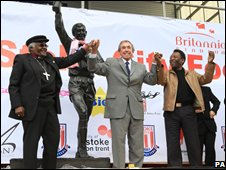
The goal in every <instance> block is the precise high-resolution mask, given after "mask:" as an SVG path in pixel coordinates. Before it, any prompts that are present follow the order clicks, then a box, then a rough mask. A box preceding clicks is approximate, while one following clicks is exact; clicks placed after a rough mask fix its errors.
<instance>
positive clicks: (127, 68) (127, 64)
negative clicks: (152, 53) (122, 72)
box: [126, 61, 130, 76]
mask: <svg viewBox="0 0 226 170" xmlns="http://www.w3.org/2000/svg"><path fill="white" fill-rule="evenodd" d="M126 70H127V73H128V76H130V70H129V62H128V61H127V62H126Z"/></svg>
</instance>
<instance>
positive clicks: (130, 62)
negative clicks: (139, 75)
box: [122, 58, 132, 65]
mask: <svg viewBox="0 0 226 170" xmlns="http://www.w3.org/2000/svg"><path fill="white" fill-rule="evenodd" d="M122 60H123V62H124V63H126V62H129V65H131V62H132V59H130V60H129V61H127V60H125V59H124V58H122Z"/></svg>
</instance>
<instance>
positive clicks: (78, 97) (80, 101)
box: [68, 76, 96, 158]
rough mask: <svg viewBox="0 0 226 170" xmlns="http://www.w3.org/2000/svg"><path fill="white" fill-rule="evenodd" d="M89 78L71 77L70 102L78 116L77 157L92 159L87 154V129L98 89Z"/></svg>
mask: <svg viewBox="0 0 226 170" xmlns="http://www.w3.org/2000/svg"><path fill="white" fill-rule="evenodd" d="M89 80H90V78H87V77H79V76H78V77H71V78H70V81H69V86H68V87H69V91H70V100H71V102H72V103H73V105H74V107H75V109H76V111H77V113H78V116H79V122H78V131H77V139H78V147H77V152H76V157H77V158H79V157H81V158H87V157H90V156H89V155H88V153H87V147H86V140H87V127H88V121H89V117H90V115H91V113H92V109H93V102H94V100H95V94H96V89H95V87H94V84H93V83H91V82H89Z"/></svg>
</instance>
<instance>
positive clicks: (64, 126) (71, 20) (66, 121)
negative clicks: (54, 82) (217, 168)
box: [1, 1, 225, 163]
mask: <svg viewBox="0 0 226 170" xmlns="http://www.w3.org/2000/svg"><path fill="white" fill-rule="evenodd" d="M1 9H2V10H1V106H2V107H1V163H9V160H10V159H12V158H22V151H23V150H22V146H23V141H22V139H23V128H22V124H21V122H20V121H17V120H13V119H10V118H8V114H9V111H10V101H9V94H8V85H9V77H10V74H11V70H12V65H13V60H14V57H15V55H16V54H19V53H26V52H27V47H26V46H25V42H26V40H27V39H28V38H30V37H32V36H34V35H40V34H44V35H46V36H47V38H48V39H50V41H49V42H48V45H49V51H50V52H51V53H52V54H54V55H55V56H57V57H59V56H60V57H63V56H66V53H65V51H64V48H63V46H62V44H61V43H60V40H59V38H58V35H57V33H56V31H55V26H54V23H55V21H54V20H55V13H54V12H53V11H52V6H48V5H37V4H30V3H21V2H6V1H5V2H4V1H1ZM62 16H63V21H64V25H65V28H66V31H67V32H68V34H69V36H70V37H72V33H71V28H72V26H73V25H74V24H75V23H78V22H82V23H83V24H84V25H85V26H86V27H87V31H88V34H87V42H88V41H90V40H92V39H100V43H101V44H100V47H99V51H100V53H101V55H102V57H103V58H104V59H106V58H108V57H118V56H119V55H118V53H117V49H118V44H119V42H120V41H121V40H125V39H126V40H130V41H131V42H132V43H133V44H134V46H135V49H136V50H135V52H134V60H136V61H138V62H140V63H143V64H145V66H146V68H147V69H149V68H150V66H151V62H152V57H153V54H154V52H160V53H162V54H163V58H164V61H163V64H164V65H165V66H166V68H167V69H168V68H169V57H170V55H171V54H172V52H173V50H174V49H176V48H179V49H181V50H183V51H184V52H185V53H186V55H187V59H186V63H185V64H184V67H185V68H186V69H190V70H191V69H194V70H195V71H197V72H198V73H200V74H203V73H204V69H205V65H206V63H207V57H208V51H209V50H213V51H214V52H215V55H216V58H215V62H216V63H217V67H216V71H215V74H214V80H213V81H212V82H211V83H210V84H209V86H210V87H211V88H212V91H213V92H214V94H215V95H216V96H217V97H218V98H219V100H220V101H221V105H220V109H219V111H218V113H217V116H216V117H215V121H216V123H217V135H216V144H215V148H216V160H218V161H222V160H225V151H224V148H225V105H224V99H225V39H224V37H225V25H223V24H213V23H201V22H195V21H188V20H178V19H171V18H163V17H154V16H144V15H134V14H123V13H114V12H105V11H96V10H87V9H76V8H65V7H62ZM60 72H61V76H62V79H63V86H62V88H61V92H60V100H61V107H62V115H59V120H60V124H61V129H60V134H61V137H60V139H61V140H60V144H59V151H58V158H73V157H75V153H76V150H77V135H76V134H77V126H78V115H77V112H76V110H75V109H74V107H73V104H72V103H71V102H70V100H69V96H68V94H69V93H68V80H69V77H68V70H67V69H62V70H61V71H60ZM94 80H95V86H96V89H97V93H96V101H95V102H94V108H93V112H92V115H91V117H90V120H89V124H88V139H87V146H88V152H89V154H90V155H92V156H94V157H110V158H111V161H112V150H111V129H110V123H109V119H104V118H103V112H104V106H105V97H106V90H107V82H106V79H105V77H101V76H97V75H95V79H94ZM142 91H143V94H144V95H146V96H147V95H148V94H150V95H154V94H156V96H155V97H154V98H153V97H150V98H146V99H144V108H145V113H144V114H145V118H144V141H145V142H144V155H145V158H144V163H166V162H167V155H166V137H165V126H164V118H163V110H162V108H163V87H162V86H160V85H155V86H149V85H143V87H142ZM116 107H117V106H116ZM126 146H127V143H126ZM181 148H182V154H183V158H184V159H183V160H184V161H187V160H188V159H187V151H186V145H185V142H184V138H183V135H181ZM42 150H43V148H42V140H40V144H39V147H38V157H39V158H40V157H41V155H42ZM126 151H128V147H126ZM126 161H127V162H128V153H127V155H126Z"/></svg>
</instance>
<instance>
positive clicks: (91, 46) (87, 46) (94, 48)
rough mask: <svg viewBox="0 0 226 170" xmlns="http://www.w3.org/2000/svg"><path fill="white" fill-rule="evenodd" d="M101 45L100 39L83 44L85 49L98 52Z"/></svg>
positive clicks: (89, 51) (88, 51)
mask: <svg viewBox="0 0 226 170" xmlns="http://www.w3.org/2000/svg"><path fill="white" fill-rule="evenodd" d="M99 45H100V40H98V39H97V40H92V41H90V42H89V43H87V44H84V45H83V47H82V48H83V49H84V50H86V52H87V53H92V54H97V50H98V47H99Z"/></svg>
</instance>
